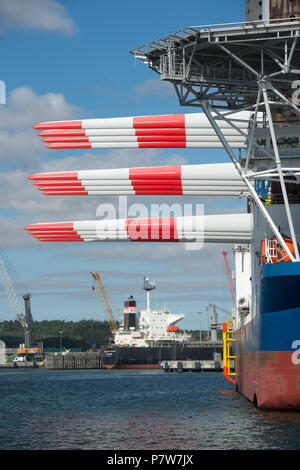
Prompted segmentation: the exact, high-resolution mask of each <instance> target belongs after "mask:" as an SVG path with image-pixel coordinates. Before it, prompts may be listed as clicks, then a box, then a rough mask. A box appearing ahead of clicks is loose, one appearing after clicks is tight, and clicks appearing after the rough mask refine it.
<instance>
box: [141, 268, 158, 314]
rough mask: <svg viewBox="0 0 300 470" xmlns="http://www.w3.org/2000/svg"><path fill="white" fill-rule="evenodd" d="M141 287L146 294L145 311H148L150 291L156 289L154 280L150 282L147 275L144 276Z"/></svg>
mask: <svg viewBox="0 0 300 470" xmlns="http://www.w3.org/2000/svg"><path fill="white" fill-rule="evenodd" d="M143 289H144V290H145V291H146V294H147V311H148V312H149V311H150V310H151V309H150V292H151V291H152V290H154V289H156V285H155V283H154V282H150V281H149V278H148V277H146V276H144V285H143Z"/></svg>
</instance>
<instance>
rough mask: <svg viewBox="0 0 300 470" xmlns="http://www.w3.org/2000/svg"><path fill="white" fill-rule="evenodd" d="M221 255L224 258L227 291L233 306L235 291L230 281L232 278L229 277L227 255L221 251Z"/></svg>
mask: <svg viewBox="0 0 300 470" xmlns="http://www.w3.org/2000/svg"><path fill="white" fill-rule="evenodd" d="M222 253H223V256H224V264H225V275H226V279H227V284H228V288H229V291H230V296H231V300H232V305H233V306H235V289H234V284H233V280H232V277H231V271H230V268H229V262H228V253H227V251H222Z"/></svg>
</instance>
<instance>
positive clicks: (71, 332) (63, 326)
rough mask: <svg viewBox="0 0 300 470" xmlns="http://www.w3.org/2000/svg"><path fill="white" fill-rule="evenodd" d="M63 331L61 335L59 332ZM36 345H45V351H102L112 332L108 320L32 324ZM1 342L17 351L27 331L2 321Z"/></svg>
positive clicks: (15, 324) (11, 322) (48, 321)
mask: <svg viewBox="0 0 300 470" xmlns="http://www.w3.org/2000/svg"><path fill="white" fill-rule="evenodd" d="M60 332H61V333H60ZM32 336H33V343H34V344H37V343H38V342H43V346H44V349H48V348H60V343H62V347H63V349H68V348H81V349H82V351H87V350H89V349H99V348H100V347H101V346H103V345H105V344H108V343H109V342H110V338H111V332H110V329H109V325H108V322H107V321H97V320H81V321H78V322H74V321H64V320H43V321H34V322H33V325H32ZM0 339H2V341H4V342H5V344H6V347H8V348H17V347H18V346H19V344H21V343H24V330H23V328H22V326H21V324H20V323H19V322H18V321H17V320H10V321H3V322H0Z"/></svg>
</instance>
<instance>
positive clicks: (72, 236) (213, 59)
mask: <svg viewBox="0 0 300 470" xmlns="http://www.w3.org/2000/svg"><path fill="white" fill-rule="evenodd" d="M299 34H300V0H293V1H292V0H262V1H256V0H247V1H246V20H245V22H239V23H232V24H225V25H210V26H190V27H187V28H183V29H181V30H180V31H177V32H175V33H172V34H169V35H168V36H165V37H162V38H159V39H157V40H154V41H152V42H150V43H147V44H145V45H142V46H140V47H137V48H135V49H133V50H132V51H131V53H132V54H133V55H134V57H135V58H137V59H140V60H141V61H142V62H143V63H145V64H146V65H147V66H148V67H150V68H151V70H153V71H155V72H156V73H157V74H159V76H160V78H161V80H165V81H169V82H171V83H172V84H173V86H174V89H175V92H176V95H177V97H178V99H179V103H180V105H182V106H190V107H200V108H201V109H202V112H200V113H190V114H178V115H164V116H141V117H124V118H116V119H113V118H110V119H85V120H78V121H58V122H45V123H40V124H37V125H36V126H34V128H36V129H39V130H40V132H39V135H40V136H41V137H43V141H45V142H47V147H48V148H52V149H65V148H81V149H82V148H84V149H85V148H89V149H99V148H206V149H209V148H218V147H223V148H224V149H225V150H226V152H227V154H228V156H229V163H228V164H222V165H224V167H222V166H221V164H215V163H212V164H211V165H201V164H200V165H186V166H177V167H155V168H133V169H111V170H94V171H92V170H82V171H74V172H61V173H45V174H38V175H33V176H32V177H30V178H31V179H32V180H34V181H35V183H34V184H35V185H36V186H38V187H39V189H40V190H41V191H43V193H45V194H48V195H52V196H56V195H112V194H115V195H117V194H122V195H126V194H135V195H147V194H150V195H162V196H166V195H190V196H191V195H194V196H203V195H210V196H241V197H245V198H247V210H246V212H245V213H243V214H219V215H204V217H202V219H201V220H202V225H201V223H199V217H198V216H190V217H168V218H166V217H157V218H155V219H151V218H150V219H137V220H136V219H118V220H112V221H109V222H108V221H67V222H60V223H49V224H32V225H29V226H27V227H26V229H27V230H28V231H29V232H30V234H31V235H33V236H34V237H35V238H36V239H37V240H39V241H44V242H58V241H60V242H99V241H100V242H102V241H133V242H135V241H138V242H140V241H145V242H158V241H164V242H166V241H170V242H186V241H188V242H194V241H198V240H199V237H200V238H201V236H202V237H203V238H204V241H205V242H212V243H221V244H222V245H223V244H224V243H231V244H235V247H234V254H235V264H236V273H235V279H236V296H235V298H236V305H235V308H234V311H233V314H232V315H233V316H232V325H224V340H225V348H224V351H228V348H227V346H228V344H229V343H231V341H233V344H234V345H235V354H234V355H235V356H236V359H235V369H236V370H235V372H234V373H235V375H233V373H232V372H231V370H230V368H229V363H230V360H231V359H232V357H231V356H232V354H229V355H228V356H229V357H226V356H227V354H226V355H225V360H226V362H225V364H224V374H225V376H226V377H227V378H228V379H229V380H230V381H232V382H233V383H234V384H235V386H236V388H237V390H238V391H239V392H241V393H242V394H243V395H245V396H246V397H247V398H248V399H249V400H251V401H252V402H253V403H255V404H256V405H257V406H259V407H261V408H268V409H300V349H299V347H300V305H299V303H300V296H299V295H298V290H297V286H299V281H300V257H299V247H298V241H299V234H300V226H299V225H300V217H299V204H300V194H299V193H300V191H299V176H300V148H299V129H300V120H299V114H300V108H299V103H300V67H299V64H300V43H299ZM298 67H299V68H298ZM207 155H209V150H207ZM212 159H213V153H212ZM226 165H227V166H226ZM166 228H168V230H166ZM200 257H201V253H200V254H199V258H200Z"/></svg>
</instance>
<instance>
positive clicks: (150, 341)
mask: <svg viewBox="0 0 300 470" xmlns="http://www.w3.org/2000/svg"><path fill="white" fill-rule="evenodd" d="M155 288H156V286H155V284H154V283H152V282H150V281H149V279H148V278H146V277H145V278H144V286H143V289H144V290H145V291H146V293H147V307H146V309H144V310H141V311H140V312H138V313H137V312H136V302H135V300H134V298H133V296H131V297H130V298H129V299H128V301H126V302H125V303H124V319H123V323H122V325H121V326H120V328H119V329H118V331H117V333H116V334H115V338H114V340H115V344H116V345H118V346H132V347H134V346H135V347H150V346H155V345H158V344H162V345H167V344H169V343H174V344H175V343H186V342H189V341H190V340H191V337H190V336H189V335H186V334H184V333H180V332H179V328H178V326H176V324H177V323H178V322H179V321H181V320H183V319H184V314H183V313H177V314H175V313H171V312H169V311H168V310H167V309H165V308H164V309H155V310H151V307H150V292H151V290H154V289H155Z"/></svg>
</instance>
